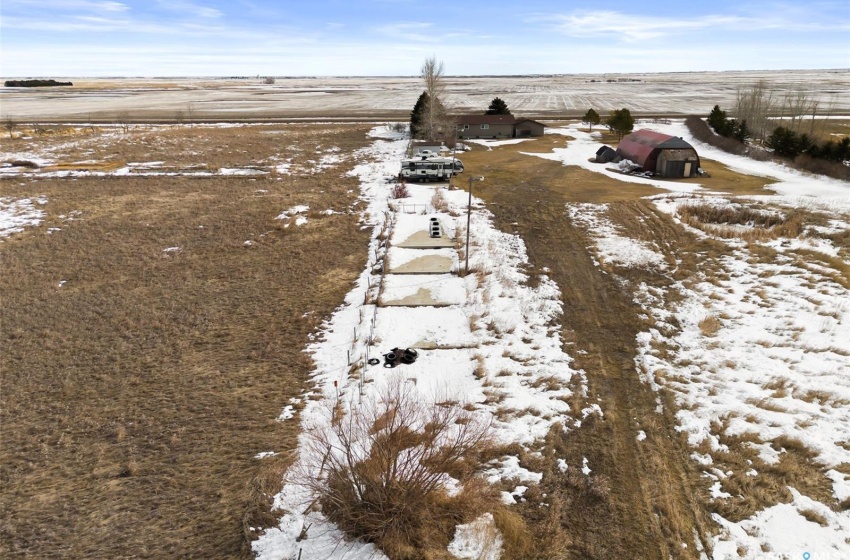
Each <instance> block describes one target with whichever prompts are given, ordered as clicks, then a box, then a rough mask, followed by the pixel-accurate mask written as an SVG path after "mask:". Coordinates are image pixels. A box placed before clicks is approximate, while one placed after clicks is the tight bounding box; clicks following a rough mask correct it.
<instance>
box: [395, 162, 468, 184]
mask: <svg viewBox="0 0 850 560" xmlns="http://www.w3.org/2000/svg"><path fill="white" fill-rule="evenodd" d="M462 172H463V162H462V161H460V160H459V159H457V158H450V157H439V156H430V157H429V156H426V157H418V158H412V159H406V160H403V161H402V162H401V176H402V177H404V178H405V179H406V180H408V181H444V180H446V179H448V178H450V177H452V176H453V175H456V174H458V173H462Z"/></svg>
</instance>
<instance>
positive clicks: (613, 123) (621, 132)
mask: <svg viewBox="0 0 850 560" xmlns="http://www.w3.org/2000/svg"><path fill="white" fill-rule="evenodd" d="M605 126H607V127H608V130H610V131H611V132H616V133H617V137H618V138H619V139H622V138H623V136H625V135H626V134H628V133H630V132H631V131H632V130H634V128H635V118H634V117H633V116H632V113H631V111H629V110H628V109H626V108H623V109H619V110H617V111H611V113H610V114H609V115H608V118H606V119H605Z"/></svg>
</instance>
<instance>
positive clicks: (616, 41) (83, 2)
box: [0, 0, 850, 77]
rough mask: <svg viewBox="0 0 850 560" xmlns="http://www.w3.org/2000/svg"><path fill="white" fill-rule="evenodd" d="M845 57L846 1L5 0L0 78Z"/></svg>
mask: <svg viewBox="0 0 850 560" xmlns="http://www.w3.org/2000/svg"><path fill="white" fill-rule="evenodd" d="M431 56H434V57H436V58H437V59H438V60H441V61H443V63H444V65H445V72H446V74H448V75H483V74H490V75H493V74H495V75H499V74H502V75H504V74H574V73H606V72H682V71H712V70H781V69H827V68H850V0H837V1H833V0H827V1H823V2H819V1H815V2H813V3H812V2H808V1H806V2H804V1H803V0H797V1H794V2H787V1H786V2H783V1H779V2H776V1H749V0H714V1H703V2H681V1H678V0H677V1H674V0H656V1H654V2H649V1H645V2H618V1H606V2H600V1H590V0H574V1H563V0H562V1H555V0H511V1H502V0H487V1H483V0H453V1H443V0H371V1H365V0H359V1H358V0H312V1H310V0H303V1H302V0H278V1H273V0H231V1H219V0H2V2H0V76H4V77H27V76H32V77H35V76H40V77H74V76H76V77H98V76H146V77H150V76H255V75H261V76H413V75H417V74H418V73H419V69H420V66H421V64H422V62H423V61H424V60H425V59H426V58H428V57H431Z"/></svg>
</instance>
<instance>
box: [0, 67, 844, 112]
mask: <svg viewBox="0 0 850 560" xmlns="http://www.w3.org/2000/svg"><path fill="white" fill-rule="evenodd" d="M69 80H70V81H72V82H73V83H74V84H75V85H74V87H71V88H49V89H50V91H49V92H48V91H43V90H40V91H34V90H32V89H28V88H2V90H0V118H4V117H6V116H12V117H14V118H16V119H21V120H25V121H29V120H34V119H40V120H44V119H50V120H74V121H79V120H81V119H87V118H109V119H114V118H115V116H116V115H118V114H121V113H122V112H128V113H131V114H132V116H133V118H159V119H167V120H171V119H174V118H176V116H177V115H178V113H179V116H180V118H181V119H182V120H187V119H188V117H189V116H192V117H193V118H204V119H210V118H212V119H215V118H233V119H242V118H256V117H304V118H316V117H317V116H318V117H320V118H321V116H327V115H335V116H354V117H358V116H369V115H385V116H386V115H390V114H397V115H398V116H402V115H403V116H405V117H406V116H407V114H408V113H409V111H410V108H411V107H413V104H414V103H415V102H416V98H417V97H418V96H419V94H420V93H421V89H422V88H421V85H420V80H419V79H418V78H415V77H395V78H394V77H380V78H337V77H326V78H286V79H278V80H277V83H276V84H274V85H264V84H262V83H261V80H259V79H257V80H251V79H244V80H234V79H215V78H207V79H203V78H194V79H192V78H176V79H138V78H137V79H123V80H122V79H98V80H92V79H76V78H69ZM621 80H623V81H621ZM760 80H764V81H765V82H767V83H768V84H771V86H773V87H775V88H776V90H777V93H778V95H780V96H782V95H784V93H785V92H788V91H791V92H796V91H798V90H799V89H800V88H801V87H802V88H804V89H806V90H810V91H811V92H812V93H813V94H814V95H815V96H816V97H817V98H819V99H820V100H821V106H822V107H826V106H831V107H832V109H833V110H834V111H837V112H839V113H842V114H847V113H848V112H850V73H849V72H848V71H847V70H846V69H843V70H817V71H798V70H791V71H782V72H767V71H765V72H755V71H754V72H688V73H669V74H604V75H603V74H597V75H593V74H582V75H556V76H492V77H488V76H469V77H448V78H447V80H446V86H447V88H446V90H447V96H446V99H444V101H445V102H446V105H447V106H449V107H452V108H454V109H456V110H458V111H468V110H469V111H479V110H483V109H485V108H486V106H487V103H489V101H490V99H492V98H493V97H494V96H499V97H501V98H502V99H503V100H504V101H506V102H507V104H508V105H509V106H510V107H511V109H512V110H513V112H514V113H515V114H518V115H525V116H530V115H536V116H546V115H558V114H573V115H580V114H583V113H584V112H585V111H587V109H589V108H591V107H593V108H595V109H596V110H597V111H600V114H602V112H603V111H604V112H608V111H610V110H613V109H619V108H621V107H629V109H630V110H631V111H632V113H652V114H658V113H661V114H682V115H685V114H691V113H697V114H707V113H708V112H709V111H710V110H711V108H712V107H713V106H714V105H715V104H720V106H721V107H730V106H732V105H733V104H734V100H735V94H736V91H737V89H738V88H739V87H748V86H750V85H752V84H755V83H756V82H758V81H760Z"/></svg>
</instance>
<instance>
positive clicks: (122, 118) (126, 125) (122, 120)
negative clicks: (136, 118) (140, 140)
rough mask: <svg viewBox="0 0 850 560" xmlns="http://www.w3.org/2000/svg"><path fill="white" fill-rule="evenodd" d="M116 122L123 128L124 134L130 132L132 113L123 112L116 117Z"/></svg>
mask: <svg viewBox="0 0 850 560" xmlns="http://www.w3.org/2000/svg"><path fill="white" fill-rule="evenodd" d="M115 122H116V123H117V124H118V126H120V127H121V131H122V132H129V131H130V113H129V111H121V112H120V113H118V114H117V115H116V116H115Z"/></svg>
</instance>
